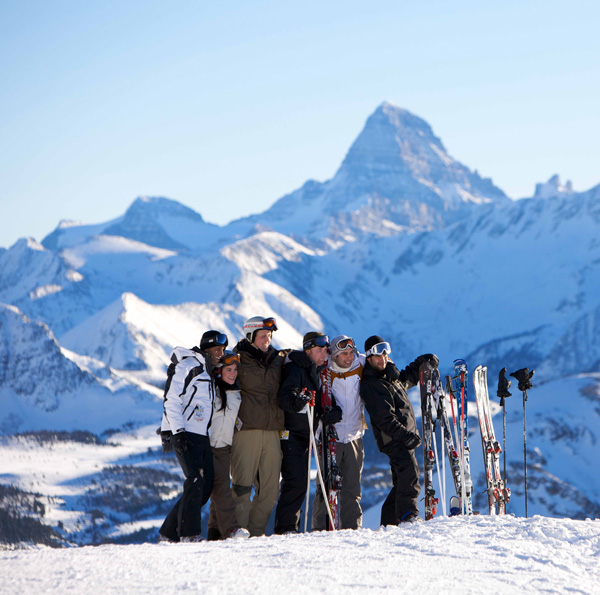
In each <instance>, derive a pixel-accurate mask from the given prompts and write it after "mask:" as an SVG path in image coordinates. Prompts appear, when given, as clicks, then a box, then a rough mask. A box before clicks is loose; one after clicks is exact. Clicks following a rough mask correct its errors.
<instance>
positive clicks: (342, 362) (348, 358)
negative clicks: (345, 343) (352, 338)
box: [333, 349, 354, 368]
mask: <svg viewBox="0 0 600 595" xmlns="http://www.w3.org/2000/svg"><path fill="white" fill-rule="evenodd" d="M333 361H334V362H335V363H336V364H337V365H338V366H339V367H340V368H349V367H350V366H351V365H352V362H353V361H354V351H353V350H352V349H346V351H342V352H341V353H338V354H337V355H336V356H335V357H334V358H333Z"/></svg>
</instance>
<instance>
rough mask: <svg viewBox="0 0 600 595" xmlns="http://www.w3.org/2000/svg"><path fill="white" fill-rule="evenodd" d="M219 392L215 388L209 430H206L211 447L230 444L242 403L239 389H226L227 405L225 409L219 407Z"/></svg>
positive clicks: (220, 402) (220, 401)
mask: <svg viewBox="0 0 600 595" xmlns="http://www.w3.org/2000/svg"><path fill="white" fill-rule="evenodd" d="M219 393H220V390H217V391H216V394H215V403H214V407H213V418H212V423H211V425H210V430H209V431H208V435H209V437H210V445H211V446H212V447H213V448H223V447H224V446H231V443H232V442H233V432H234V430H235V422H236V420H237V416H238V411H239V410H240V404H241V403H242V395H241V393H240V391H239V390H228V391H227V406H226V407H225V409H221V405H222V400H221V395H220V394H219Z"/></svg>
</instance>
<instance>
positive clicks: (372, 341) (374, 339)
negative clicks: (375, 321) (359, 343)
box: [365, 335, 385, 353]
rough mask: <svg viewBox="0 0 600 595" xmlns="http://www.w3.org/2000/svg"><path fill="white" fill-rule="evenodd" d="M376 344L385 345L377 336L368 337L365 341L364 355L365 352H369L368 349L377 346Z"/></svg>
mask: <svg viewBox="0 0 600 595" xmlns="http://www.w3.org/2000/svg"><path fill="white" fill-rule="evenodd" d="M377 343H385V341H384V340H383V339H382V338H381V337H380V336H378V335H373V336H372V337H369V338H368V339H367V340H366V341H365V353H367V351H369V349H371V347H373V345H377Z"/></svg>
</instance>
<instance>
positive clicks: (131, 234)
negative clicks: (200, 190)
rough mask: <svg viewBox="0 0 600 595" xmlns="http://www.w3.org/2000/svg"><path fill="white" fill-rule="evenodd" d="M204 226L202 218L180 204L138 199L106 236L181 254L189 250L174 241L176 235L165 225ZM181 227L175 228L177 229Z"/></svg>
mask: <svg viewBox="0 0 600 595" xmlns="http://www.w3.org/2000/svg"><path fill="white" fill-rule="evenodd" d="M173 220H176V221H178V222H185V223H186V224H187V225H189V224H190V223H192V224H195V225H198V224H199V225H203V224H204V220H203V219H202V216H201V215H199V214H198V213H196V211H193V210H192V209H190V208H188V207H186V206H184V205H182V204H181V203H179V202H176V201H174V200H170V199H168V198H162V197H140V198H137V199H136V200H135V201H133V203H132V204H131V206H130V207H129V208H128V209H127V211H126V212H125V215H124V216H123V218H122V219H121V220H119V221H118V222H116V223H115V224H113V225H111V226H109V227H107V228H106V229H105V230H104V233H105V234H106V235H116V236H123V237H126V238H130V239H132V240H137V241H139V242H143V243H145V244H148V245H150V246H156V247H158V248H167V249H170V250H177V249H181V248H185V247H186V246H185V245H184V244H182V243H181V242H179V241H177V240H176V239H174V238H175V237H177V236H176V234H175V233H169V230H168V229H165V225H164V222H165V221H173ZM176 226H177V223H176V224H175V227H176Z"/></svg>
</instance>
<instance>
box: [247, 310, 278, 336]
mask: <svg viewBox="0 0 600 595" xmlns="http://www.w3.org/2000/svg"><path fill="white" fill-rule="evenodd" d="M263 329H265V330H267V331H276V330H277V322H276V321H275V319H274V318H265V317H264V316H253V317H252V318H248V320H246V322H244V327H243V333H244V336H245V337H246V339H248V341H250V343H252V342H253V341H254V333H255V332H256V331H260V330H263Z"/></svg>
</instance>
